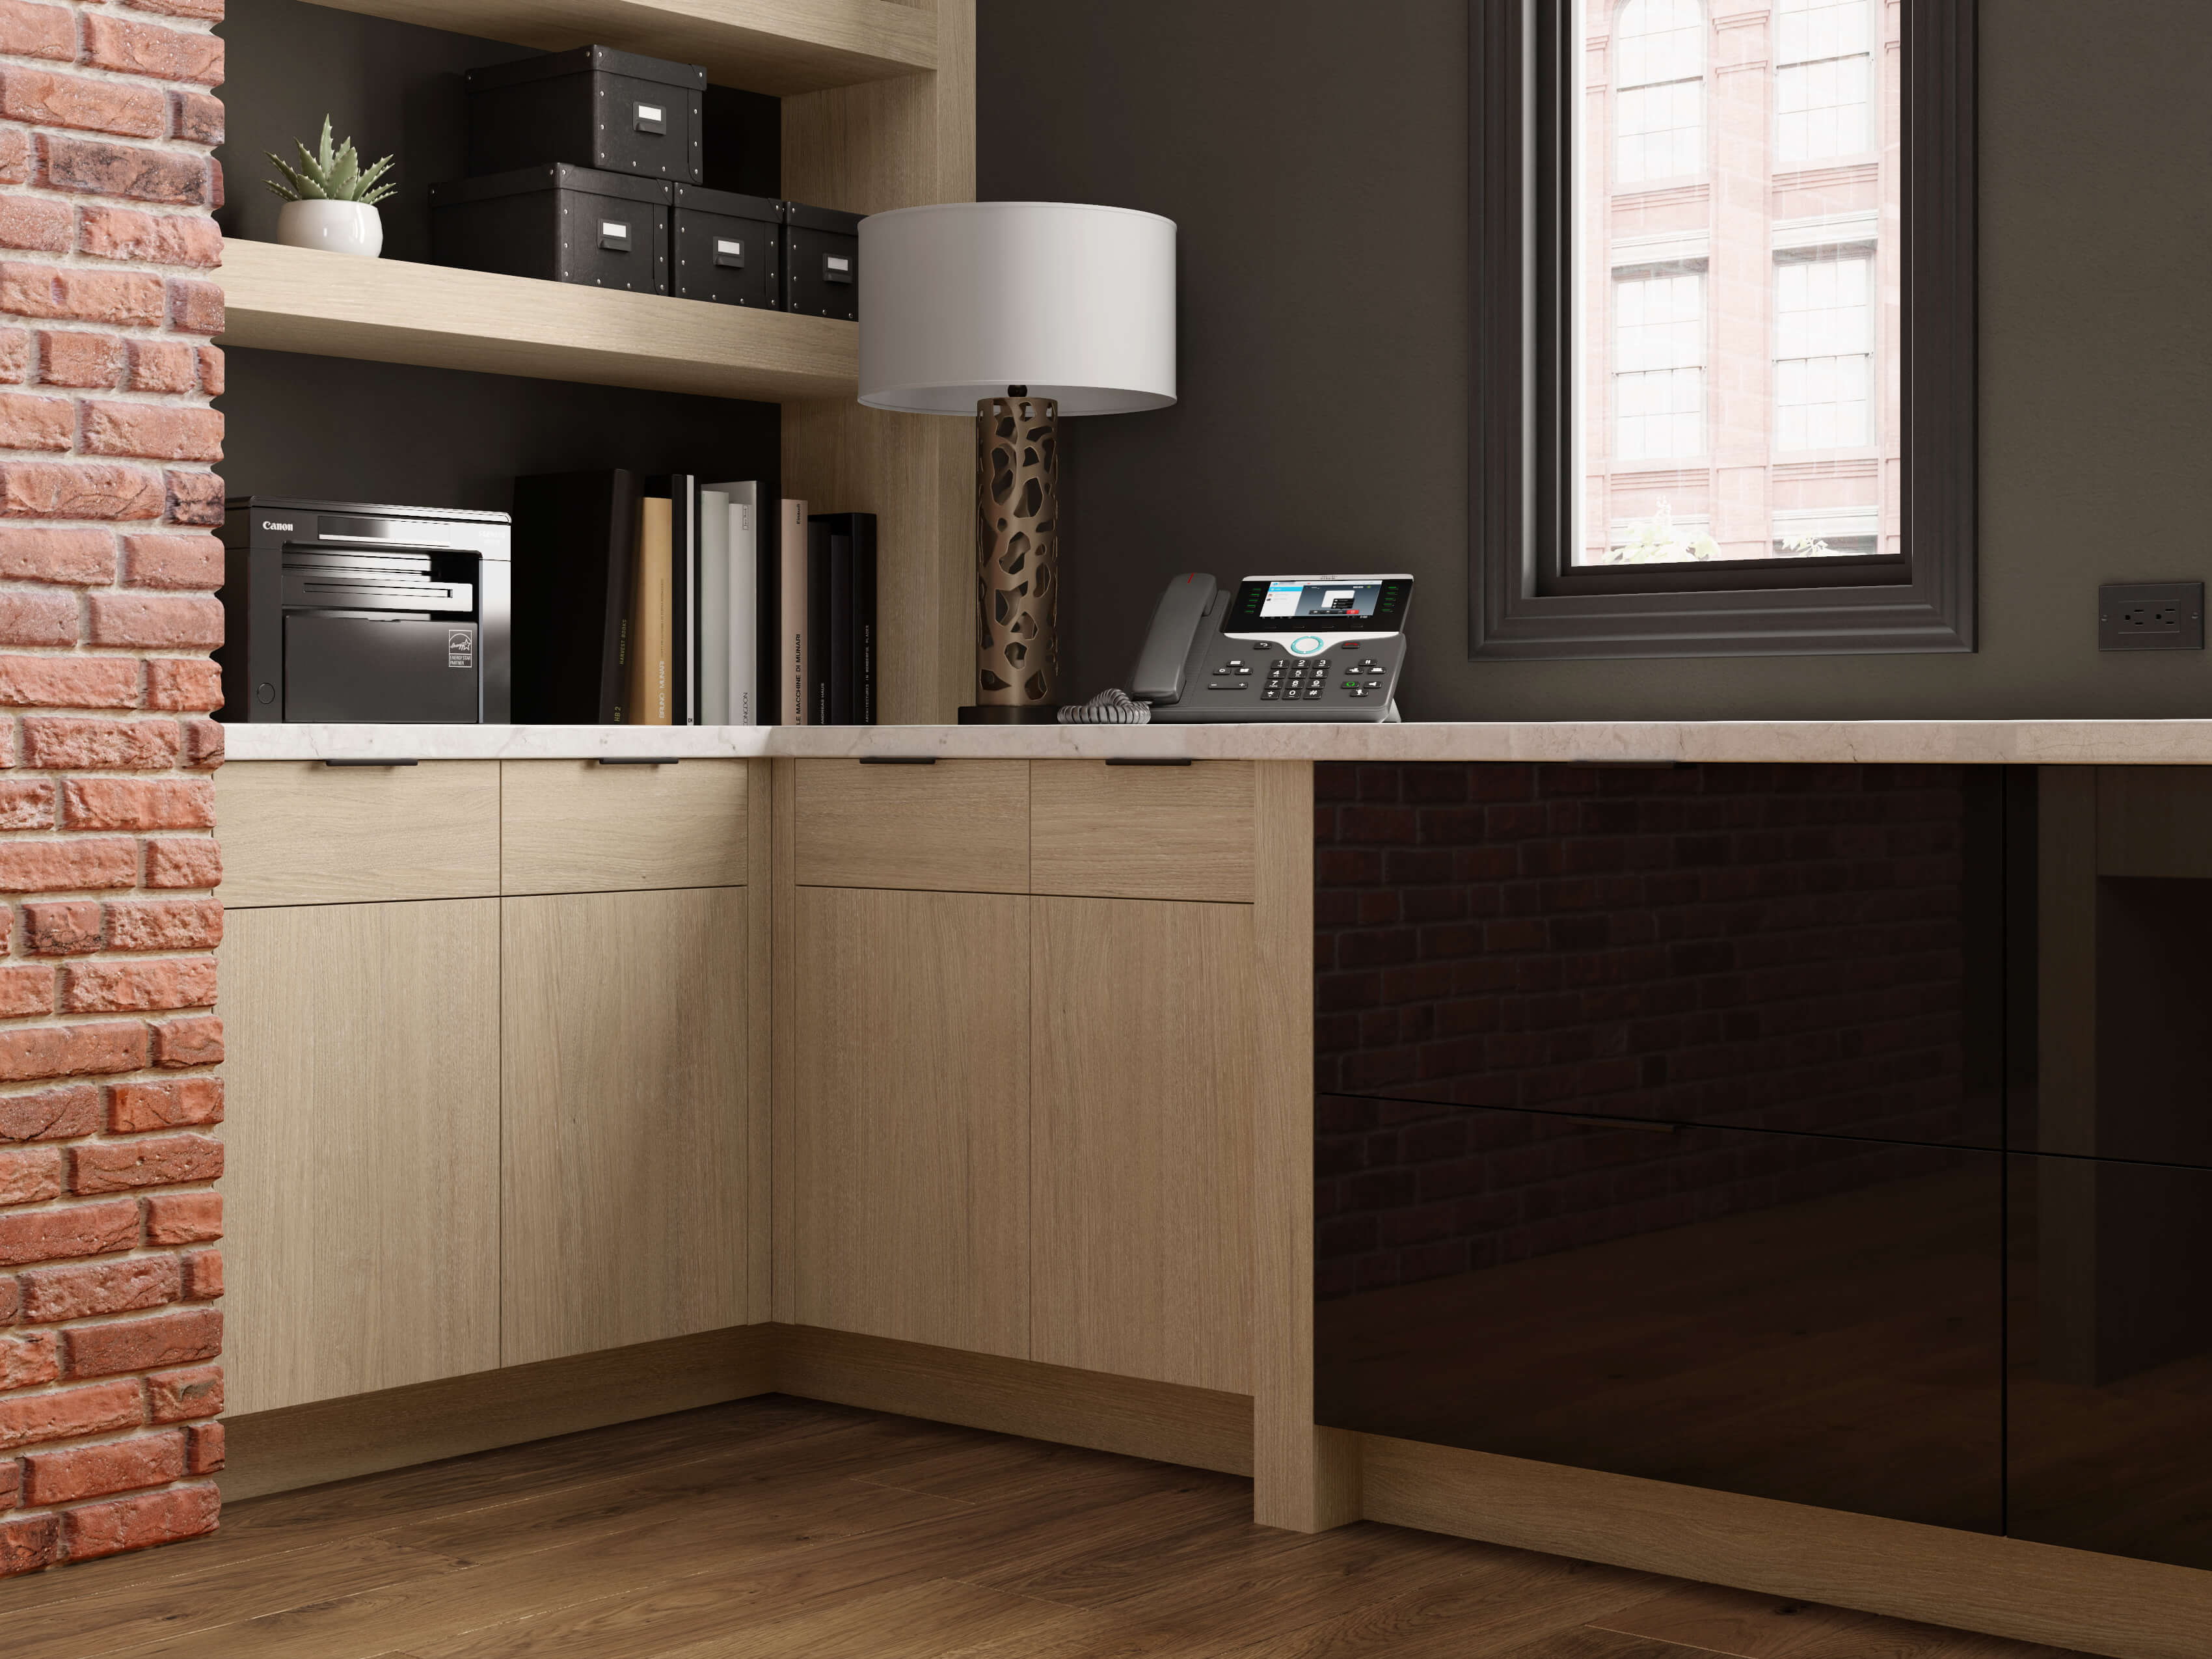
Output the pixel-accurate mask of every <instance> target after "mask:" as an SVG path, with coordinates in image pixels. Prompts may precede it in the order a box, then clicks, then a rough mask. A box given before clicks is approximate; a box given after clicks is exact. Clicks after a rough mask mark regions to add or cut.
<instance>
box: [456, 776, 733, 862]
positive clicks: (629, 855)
mask: <svg viewBox="0 0 2212 1659" xmlns="http://www.w3.org/2000/svg"><path fill="white" fill-rule="evenodd" d="M745 767H746V763H744V761H737V760H687V761H684V762H683V763H681V764H679V765H675V766H602V765H600V764H599V763H598V762H597V761H572V760H547V761H508V762H507V763H505V768H504V776H503V777H502V779H501V805H500V850H501V882H502V886H501V891H502V892H507V893H617V892H629V891H635V890H641V889H647V888H663V887H737V886H741V885H743V884H744V879H745V787H746V777H745Z"/></svg>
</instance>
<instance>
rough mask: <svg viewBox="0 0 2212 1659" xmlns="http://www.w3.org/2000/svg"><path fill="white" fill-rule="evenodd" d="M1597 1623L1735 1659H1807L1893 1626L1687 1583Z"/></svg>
mask: <svg viewBox="0 0 2212 1659" xmlns="http://www.w3.org/2000/svg"><path fill="white" fill-rule="evenodd" d="M1595 1622H1596V1623H1599V1624H1601V1625H1603V1626H1605V1627H1606V1628H1607V1630H1612V1631H1616V1632H1620V1633H1621V1634H1622V1635H1626V1636H1648V1637H1655V1638H1658V1639H1659V1640H1661V1641H1666V1642H1677V1643H1680V1644H1682V1645H1684V1646H1686V1647H1701V1648H1709V1649H1711V1650H1712V1651H1713V1652H1715V1653H1720V1654H1726V1655H1728V1656H1729V1659H1802V1656H1803V1655H1804V1654H1805V1653H1806V1652H1807V1651H1808V1650H1809V1649H1811V1648H1813V1647H1814V1646H1815V1645H1817V1644H1821V1643H1825V1642H1828V1641H1830V1640H1832V1638H1837V1637H1839V1636H1844V1635H1859V1634H1863V1632H1865V1631H1866V1630H1867V1629H1868V1628H1869V1626H1880V1625H1882V1624H1886V1623H1888V1622H1889V1621H1888V1620H1883V1619H1881V1618H1880V1617H1878V1616H1877V1615H1875V1614H1874V1613H1852V1612H1849V1611H1847V1610H1845V1609H1844V1608H1841V1607H1820V1606H1818V1605H1816V1604H1814V1603H1813V1602H1809V1601H1790V1600H1789V1599H1788V1598H1786V1597H1784V1596H1779V1595H1753V1594H1752V1593H1751V1592H1750V1591H1748V1590H1734V1589H1721V1588H1719V1587H1718V1586H1717V1585H1712V1584H1685V1585H1681V1586H1680V1587H1679V1588H1676V1589H1670V1590H1668V1592H1667V1593H1666V1594H1665V1595H1660V1596H1656V1597H1654V1598H1653V1599H1652V1600H1650V1601H1644V1602H1640V1603H1638V1605H1637V1606H1635V1607H1624V1608H1622V1609H1621V1610H1620V1612H1619V1613H1613V1614H1612V1615H1611V1616H1609V1617H1607V1618H1605V1619H1602V1620H1596V1621H1595Z"/></svg>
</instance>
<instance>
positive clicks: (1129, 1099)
mask: <svg viewBox="0 0 2212 1659" xmlns="http://www.w3.org/2000/svg"><path fill="white" fill-rule="evenodd" d="M1033 903H1034V904H1035V907H1036V908H1035V909H1034V910H1033V911H1032V912H1031V917H1032V927H1033V932H1032V934H1031V945H1032V961H1033V963H1034V970H1035V974H1036V994H1035V998H1034V1001H1033V1005H1032V1006H1033V1007H1034V1010H1035V1021H1034V1026H1033V1030H1032V1035H1031V1042H1032V1044H1033V1047H1032V1049H1031V1054H1032V1064H1031V1076H1032V1078H1033V1079H1035V1082H1034V1089H1033V1094H1032V1100H1033V1111H1032V1120H1031V1128H1032V1133H1033V1135H1034V1137H1035V1146H1034V1156H1033V1158H1032V1159H1031V1164H1030V1170H1031V1174H1030V1215H1031V1217H1032V1218H1033V1230H1032V1236H1033V1238H1034V1241H1035V1253H1034V1257H1033V1266H1032V1269H1031V1271H1032V1273H1033V1279H1032V1283H1031V1286H1030V1334H1031V1339H1032V1342H1033V1348H1032V1352H1031V1356H1030V1357H1031V1358H1036V1359H1042V1360H1045V1361H1048V1362H1049V1363H1051V1364H1056V1365H1074V1366H1079V1367H1081V1368H1082V1369H1084V1370H1096V1371H1112V1372H1115V1373H1116V1374H1118V1375H1121V1376H1143V1377H1151V1378H1154V1379H1156V1380H1158V1381H1160V1382H1164V1383H1188V1384H1192V1385H1194V1386H1195V1387H1199V1388H1206V1389H1226V1390H1229V1391H1231V1392H1234V1393H1240V1394H1242V1393H1249V1392H1250V1389H1251V1335H1250V1313H1249V1305H1250V1289H1251V1250H1252V1218H1251V1194H1250V1170H1251V1148H1252V1131H1251V1120H1252V1067H1253V1052H1252V1044H1253V1042H1254V1030H1253V1009H1252V975H1251V967H1252V912H1251V908H1250V907H1249V906H1247V905H1242V904H1176V903H1159V902H1132V901H1127V900H1117V899H1065V898H1041V899H1036V900H1035V901H1033Z"/></svg>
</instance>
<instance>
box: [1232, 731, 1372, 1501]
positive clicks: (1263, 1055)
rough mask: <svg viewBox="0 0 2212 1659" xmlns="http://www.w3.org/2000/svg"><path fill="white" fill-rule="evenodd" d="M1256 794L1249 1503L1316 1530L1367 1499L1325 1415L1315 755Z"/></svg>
mask: <svg viewBox="0 0 2212 1659" xmlns="http://www.w3.org/2000/svg"><path fill="white" fill-rule="evenodd" d="M1254 798H1255V814H1256V826H1255V835H1256V848H1257V851H1256V855H1255V870H1254V890H1253V910H1252V931H1253V940H1254V946H1253V952H1252V959H1253V963H1254V970H1253V972H1254V979H1255V985H1256V990H1257V997H1258V1003H1257V1009H1258V1040H1257V1047H1256V1058H1255V1063H1254V1075H1255V1088H1254V1091H1253V1112H1254V1120H1253V1130H1252V1217H1253V1228H1252V1261H1253V1272H1252V1321H1253V1344H1252V1394H1253V1400H1252V1419H1253V1464H1254V1468H1253V1489H1252V1514H1253V1518H1254V1519H1255V1520H1256V1521H1258V1522H1261V1524H1262V1525H1264V1526H1271V1527H1288V1528H1291V1529H1292V1530H1294V1531H1297V1532H1319V1531H1322V1530H1324V1529H1325V1528H1330V1527H1338V1526H1342V1525H1344V1524H1345V1523H1346V1522H1350V1521H1356V1520H1358V1518H1359V1514H1360V1500H1359V1452H1358V1442H1357V1441H1356V1440H1355V1439H1354V1438H1353V1437H1352V1436H1350V1435H1348V1434H1346V1433H1345V1432H1343V1431H1341V1430H1338V1429H1323V1428H1317V1427H1316V1426H1315V1424H1314V1358H1313V1352H1314V1346H1313V1345H1314V1317H1313V1305H1314V1278H1313V1274H1314V1267H1313V1243H1314V1207H1313V1190H1314V1130H1313V1097H1314V1079H1313V1048H1314V1025H1313V936H1314V935H1313V889H1314V875H1313V816H1314V815H1313V765H1312V763H1310V762H1309V761H1262V762H1260V763H1258V764H1257V774H1256V777H1255V788H1254Z"/></svg>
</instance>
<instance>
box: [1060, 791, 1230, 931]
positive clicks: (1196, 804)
mask: <svg viewBox="0 0 2212 1659" xmlns="http://www.w3.org/2000/svg"><path fill="white" fill-rule="evenodd" d="M1029 773H1030V890H1031V891H1032V892H1037V893H1065V894H1070V895H1078V896H1082V895H1087V896H1091V897H1096V898H1146V899H1216V900H1222V901H1225V902H1231V903H1242V904H1249V903H1250V902H1252V823H1253V819H1252V813H1253V804H1252V801H1253V797H1252V780H1253V771H1252V763H1251V762H1249V761H1200V762H1197V763H1194V764H1192V765H1189V766H1113V765H1109V764H1108V763H1106V762H1104V761H1089V760H1071V761H1032V762H1030V768H1029Z"/></svg>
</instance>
